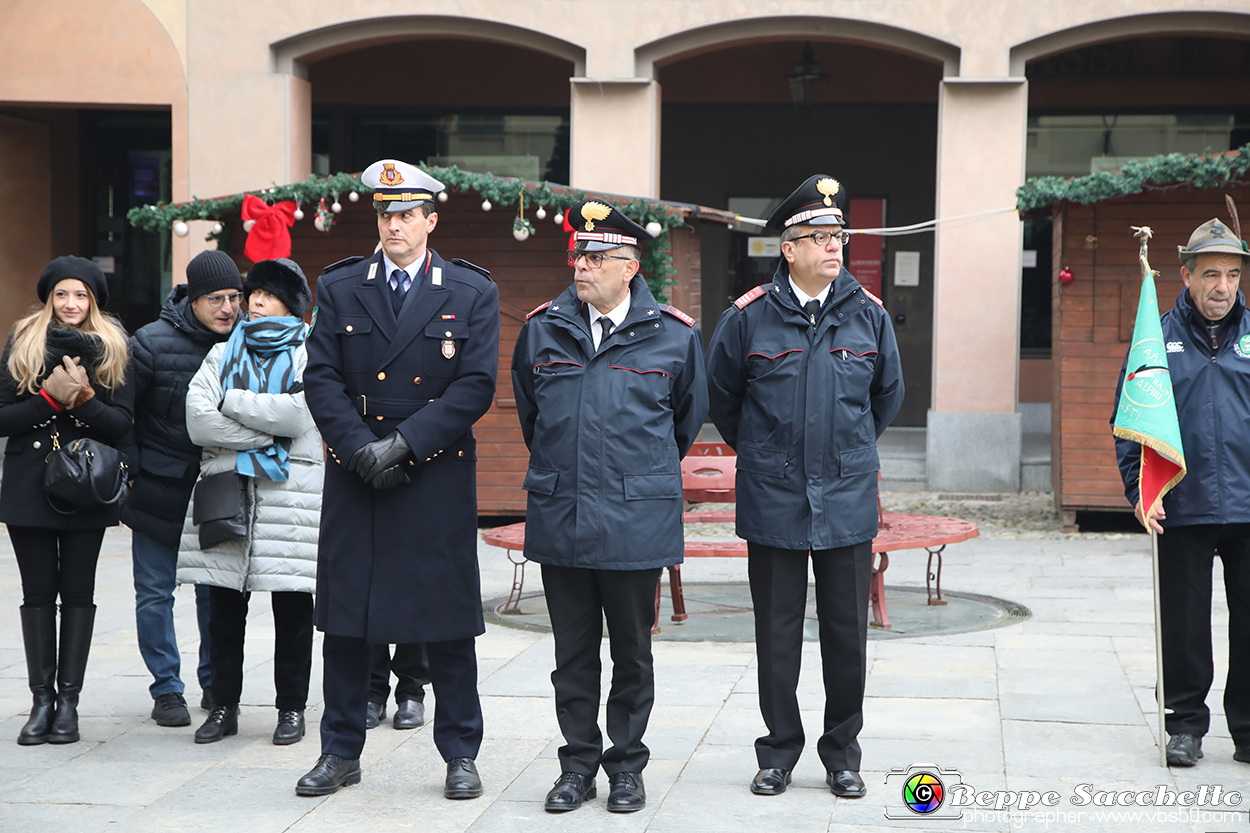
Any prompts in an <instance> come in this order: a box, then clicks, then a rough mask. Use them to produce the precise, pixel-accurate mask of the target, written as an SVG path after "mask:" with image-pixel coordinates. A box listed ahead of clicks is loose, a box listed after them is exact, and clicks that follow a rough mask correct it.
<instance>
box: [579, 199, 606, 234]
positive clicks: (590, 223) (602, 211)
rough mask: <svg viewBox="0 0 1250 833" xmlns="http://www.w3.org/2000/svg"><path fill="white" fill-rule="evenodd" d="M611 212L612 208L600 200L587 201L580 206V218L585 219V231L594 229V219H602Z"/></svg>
mask: <svg viewBox="0 0 1250 833" xmlns="http://www.w3.org/2000/svg"><path fill="white" fill-rule="evenodd" d="M611 213H612V209H611V208H610V207H608V206H606V205H604V204H603V203H601V202H588V203H586V204H585V205H583V206H582V219H584V220H585V221H586V231H594V230H595V220H603V219H605V218H607V216H608V215H609V214H611Z"/></svg>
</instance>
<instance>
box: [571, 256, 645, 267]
mask: <svg viewBox="0 0 1250 833" xmlns="http://www.w3.org/2000/svg"><path fill="white" fill-rule="evenodd" d="M579 257H584V258H586V265H587V266H589V267H590V268H591V269H598V268H599V267H600V266H602V265H603V260H604V258H609V259H611V260H633V258H632V257H621V256H620V255H604V254H600V253H599V252H569V266H576V265H577V259H578V258H579Z"/></svg>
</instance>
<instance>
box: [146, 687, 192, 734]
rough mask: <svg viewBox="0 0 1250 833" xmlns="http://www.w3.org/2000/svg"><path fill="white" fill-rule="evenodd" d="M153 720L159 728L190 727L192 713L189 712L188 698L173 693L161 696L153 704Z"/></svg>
mask: <svg viewBox="0 0 1250 833" xmlns="http://www.w3.org/2000/svg"><path fill="white" fill-rule="evenodd" d="M152 719H153V720H155V721H156V725H157V726H190V725H191V712H189V711H187V700H186V698H185V697H183V696H182V695H181V694H179V693H177V692H173V691H171V692H170V693H169V694H162V695H160V696H159V697H157V698H156V702H155V703H153V704H152Z"/></svg>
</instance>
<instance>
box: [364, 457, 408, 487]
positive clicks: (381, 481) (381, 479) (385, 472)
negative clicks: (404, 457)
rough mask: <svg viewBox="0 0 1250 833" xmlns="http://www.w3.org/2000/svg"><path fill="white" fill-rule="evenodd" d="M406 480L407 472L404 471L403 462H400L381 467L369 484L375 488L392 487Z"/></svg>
mask: <svg viewBox="0 0 1250 833" xmlns="http://www.w3.org/2000/svg"><path fill="white" fill-rule="evenodd" d="M407 482H409V480H408V472H406V471H404V464H403V463H400V464H399V465H398V466H391V467H390V468H389V469H382V471H380V472H378V475H377V477H375V478H373V481H372V482H371V483H370V484H369V485H371V486H373V488H375V489H393V488H395V487H396V486H401V485H403V484H404V483H407Z"/></svg>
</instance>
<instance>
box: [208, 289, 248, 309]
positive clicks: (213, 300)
mask: <svg viewBox="0 0 1250 833" xmlns="http://www.w3.org/2000/svg"><path fill="white" fill-rule="evenodd" d="M200 297H201V298H203V299H204V300H205V301H208V305H209V306H210V307H212V308H213V309H217V308H218V307H220V306H221V305H222V304H224V303H225V302H226V301H229V302H230V305H231V306H235V307H237V306H238V305H239V299H241V298H242V297H243V293H242V292H228V293H226V294H225V295H201V296H200Z"/></svg>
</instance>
